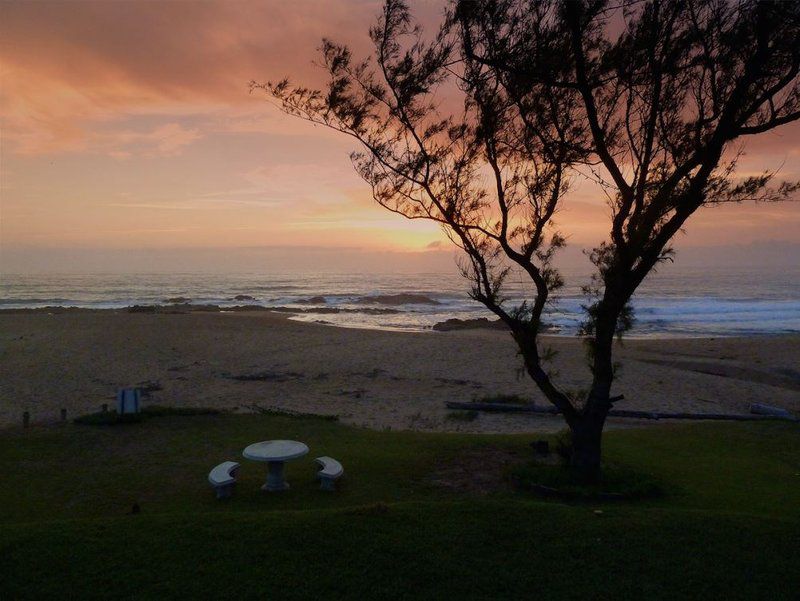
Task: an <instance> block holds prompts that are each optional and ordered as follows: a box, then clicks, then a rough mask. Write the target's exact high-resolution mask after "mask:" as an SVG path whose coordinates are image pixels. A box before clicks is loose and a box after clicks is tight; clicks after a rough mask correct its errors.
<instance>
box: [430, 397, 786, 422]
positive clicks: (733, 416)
mask: <svg viewBox="0 0 800 601" xmlns="http://www.w3.org/2000/svg"><path fill="white" fill-rule="evenodd" d="M445 405H447V408H448V409H465V410H471V411H488V412H494V413H540V414H547V415H557V414H558V413H560V411H559V410H558V409H556V408H555V407H537V406H536V405H514V404H510V403H458V402H454V401H448V402H447V403H445ZM608 415H610V416H613V417H634V418H637V419H698V420H700V419H703V420H730V421H741V422H745V421H762V420H769V419H773V420H774V419H782V420H786V421H792V422H796V421H798V419H797V418H796V417H794V416H792V415H747V414H737V413H664V412H660V411H633V410H627V409H611V410H610V411H609V412H608Z"/></svg>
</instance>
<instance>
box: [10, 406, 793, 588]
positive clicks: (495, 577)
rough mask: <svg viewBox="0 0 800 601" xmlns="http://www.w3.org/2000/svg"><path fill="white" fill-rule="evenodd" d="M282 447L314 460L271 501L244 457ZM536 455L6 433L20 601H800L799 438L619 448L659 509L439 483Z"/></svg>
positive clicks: (398, 445) (689, 430) (206, 430)
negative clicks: (224, 492) (179, 600)
mask: <svg viewBox="0 0 800 601" xmlns="http://www.w3.org/2000/svg"><path fill="white" fill-rule="evenodd" d="M271 438H290V439H297V440H302V441H304V442H306V443H307V444H308V445H309V446H310V447H311V453H310V454H309V455H308V456H307V457H305V458H303V459H301V460H298V461H295V462H291V463H290V464H288V466H287V478H288V479H289V481H290V483H291V485H292V488H291V490H290V491H288V492H287V493H282V494H265V493H262V492H261V491H260V490H259V487H260V485H261V484H262V483H263V480H264V476H265V466H264V465H263V464H258V463H253V462H248V461H246V460H244V459H241V450H242V449H243V448H244V447H245V446H246V445H247V444H249V443H251V442H255V441H258V440H265V439H271ZM532 438H533V436H531V435H526V436H475V435H461V434H419V433H409V432H375V431H370V430H364V429H356V428H350V427H347V426H343V425H341V424H338V423H335V422H330V421H325V420H321V419H313V418H292V417H279V416H233V415H220V416H195V417H163V418H153V419H150V420H146V421H144V422H142V423H138V424H128V425H119V426H113V427H98V426H79V425H72V424H69V425H60V426H49V427H35V428H31V429H28V430H22V429H12V430H5V431H2V432H0V463H2V465H0V469H2V473H3V479H2V482H3V485H2V487H0V599H14V598H31V597H38V598H43V597H54V596H58V597H61V598H63V597H74V598H81V599H82V598H108V597H117V598H119V597H128V598H130V597H136V598H165V597H166V598H175V597H194V598H197V597H200V598H220V597H223V596H231V597H247V598H250V597H253V598H262V599H282V598H289V599H308V598H356V597H358V598H361V599H372V598H380V599H387V598H427V599H447V598H464V599H485V598H535V597H540V598H544V599H554V598H556V599H560V598H584V599H586V598H591V599H595V598H607V599H619V598H622V597H626V598H664V599H676V598H687V597H691V598H726V599H733V598H741V599H746V598H759V597H763V598H793V599H796V598H798V592H797V591H798V590H800V559H798V557H800V427H798V426H797V425H796V424H781V423H753V424H733V425H731V424H699V425H681V426H659V427H650V428H647V429H635V430H618V431H614V432H609V433H608V434H607V436H606V459H607V461H609V462H612V463H615V464H619V465H622V466H624V467H625V468H628V469H631V470H635V471H638V472H640V473H645V474H647V475H648V477H652V478H655V479H657V480H658V481H659V483H660V485H661V487H662V488H663V490H664V493H665V494H664V495H663V496H661V497H659V498H656V499H650V500H646V501H637V502H632V501H630V502H610V503H605V504H599V503H572V504H567V503H562V502H556V501H547V500H543V499H540V498H538V497H536V496H533V495H532V494H530V493H524V492H517V491H514V490H513V489H512V488H511V487H510V486H500V487H498V488H497V490H495V491H494V492H491V493H489V494H477V493H472V492H457V491H453V490H450V489H446V488H442V487H440V486H437V484H436V483H435V478H433V477H432V475H433V474H434V473H436V474H438V476H437V478H438V477H440V476H441V474H442V470H443V466H446V465H448V464H449V463H450V462H453V461H456V458H457V457H459V456H463V455H468V456H470V457H476V458H477V457H481V456H482V455H483V454H486V455H491V454H493V453H495V454H496V453H498V452H504V453H516V454H517V456H519V457H521V458H524V457H525V456H526V455H528V454H530V449H529V447H528V443H529V442H530V440H531V439H532ZM318 455H330V456H333V457H336V458H337V459H339V460H341V461H342V463H343V464H344V466H345V476H344V478H343V479H342V480H341V481H340V483H339V487H338V490H337V491H336V492H335V493H333V494H331V493H325V492H323V491H320V490H319V489H318V484H317V482H316V481H315V479H314V472H315V469H316V468H315V466H314V464H313V457H316V456H318ZM226 459H233V460H237V461H240V463H241V464H242V467H241V470H240V474H239V483H238V484H237V488H236V491H235V493H234V497H233V499H231V500H229V501H225V502H218V501H216V500H215V499H214V495H213V491H212V489H211V488H210V487H209V486H208V484H207V481H206V477H207V474H208V471H209V469H210V468H211V467H213V465H215V464H216V463H219V462H221V461H223V460H226ZM445 471H446V470H445ZM133 503H137V504H138V505H139V506H140V508H141V513H140V514H138V515H130V514H129V512H130V509H131V506H132V504H133Z"/></svg>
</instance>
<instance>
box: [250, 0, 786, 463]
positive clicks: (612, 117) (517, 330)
mask: <svg viewBox="0 0 800 601" xmlns="http://www.w3.org/2000/svg"><path fill="white" fill-rule="evenodd" d="M370 37H371V39H372V42H373V43H374V47H375V51H374V56H373V57H371V58H368V59H366V60H356V59H354V58H353V56H352V54H351V51H350V50H349V49H348V47H347V46H343V45H339V44H336V43H334V42H332V41H329V40H324V41H323V44H322V48H321V54H322V59H323V65H324V68H325V69H326V70H327V72H328V73H329V75H330V79H329V82H328V85H327V88H326V89H324V90H315V89H310V88H305V87H301V86H293V85H292V84H291V83H290V82H289V81H288V80H283V81H279V82H274V83H267V84H256V83H253V84H252V86H253V87H254V88H263V89H264V90H266V91H267V93H268V94H269V95H270V96H271V97H273V98H275V99H277V100H278V102H279V105H280V107H281V108H282V109H283V110H284V111H286V112H287V113H290V114H292V115H296V116H299V117H302V118H304V119H307V120H309V121H312V122H315V123H319V124H323V125H325V126H328V127H331V128H333V129H336V130H338V131H340V132H343V133H345V134H348V135H350V136H352V137H353V138H354V139H355V140H357V141H358V142H359V143H360V144H361V146H362V150H361V151H359V152H355V153H353V154H352V155H351V157H352V160H353V163H354V165H355V167H356V169H357V171H358V172H359V174H360V175H361V176H362V177H363V178H364V180H366V182H367V183H368V184H369V185H370V186H371V188H372V194H373V196H374V198H375V200H376V201H377V202H378V203H379V204H381V205H382V206H384V207H385V208H387V209H389V210H390V211H393V212H395V213H399V214H400V215H403V216H404V217H407V218H409V219H427V220H432V221H435V222H437V223H439V224H440V225H441V226H442V228H443V230H444V232H445V233H446V234H447V235H448V236H449V238H450V239H451V240H452V241H453V243H454V244H456V245H457V246H458V247H460V248H461V249H462V250H463V251H464V256H465V257H466V260H465V261H464V262H463V264H462V272H463V274H464V275H465V276H466V277H467V278H469V279H470V281H471V282H472V289H471V296H472V298H474V299H476V300H478V301H480V302H481V303H483V304H484V305H485V306H486V307H487V308H488V309H489V310H491V311H492V312H493V313H495V314H496V315H497V316H498V317H499V318H500V319H501V320H502V321H503V322H504V323H505V324H506V325H507V326H508V328H509V329H510V331H511V334H512V336H513V337H514V340H515V341H516V343H517V345H518V346H519V350H520V352H521V355H522V357H523V360H524V364H525V368H526V370H527V373H528V374H529V375H530V377H531V378H532V379H533V381H534V382H535V383H536V385H537V386H538V387H539V389H540V390H541V391H542V393H543V394H544V395H545V396H546V397H547V399H548V400H549V401H550V402H551V403H552V404H553V405H555V406H556V407H557V408H558V409H559V410H560V412H561V413H562V414H563V416H564V418H565V420H566V422H567V424H568V426H569V428H570V430H571V432H572V445H573V447H572V454H571V464H572V465H573V466H575V467H576V468H579V469H580V470H581V471H582V472H583V473H584V474H585V475H586V476H588V477H597V476H598V475H599V473H600V457H601V453H600V451H601V444H600V443H601V435H602V430H603V426H604V423H605V419H606V416H607V414H608V411H609V409H610V408H611V406H612V403H613V402H614V401H615V400H616V399H615V398H614V397H612V395H611V386H612V382H613V380H614V364H613V360H612V347H613V341H614V337H615V336H616V335H619V334H621V333H622V332H623V331H625V330H626V329H628V328H629V327H630V325H631V321H632V314H631V310H630V307H629V301H630V299H631V296H632V295H633V293H634V292H635V290H636V289H637V287H638V286H639V284H640V283H641V282H642V281H643V280H644V278H645V277H646V276H647V274H648V273H650V272H651V271H652V270H653V269H654V267H656V266H657V265H658V263H659V262H661V261H664V260H666V259H668V258H669V257H670V254H671V252H672V251H671V248H670V242H671V240H672V239H673V237H674V236H675V234H676V233H677V232H678V231H679V230H680V229H681V228H682V227H683V225H684V224H685V222H686V220H687V219H688V218H689V217H690V216H691V215H692V214H693V213H694V212H695V211H696V210H697V209H698V208H700V207H702V206H704V205H711V204H718V203H729V202H740V201H742V200H745V199H756V200H779V199H782V198H785V197H787V196H789V195H790V194H792V193H793V192H795V191H796V190H797V189H798V184H796V183H787V182H783V183H778V184H777V185H771V184H772V181H773V179H774V178H773V176H774V173H772V172H766V173H763V174H761V175H758V176H749V177H744V178H740V177H737V176H736V163H737V158H738V157H739V156H740V154H741V146H738V147H737V146H734V142H735V141H737V140H744V139H746V138H747V137H748V136H752V135H757V134H760V133H763V132H766V131H769V130H771V129H773V128H775V127H778V126H780V125H783V124H786V123H789V122H791V121H794V120H796V119H798V118H800V84H799V80H798V71H799V70H800V3H797V2H759V1H755V0H741V1H728V0H671V1H658V0H648V1H635V2H614V3H611V2H606V1H602V0H575V1H558V0H549V1H548V0H493V1H478V0H461V1H453V2H451V3H450V4H449V7H448V10H447V12H446V15H445V18H444V19H443V24H442V25H441V27H440V28H439V29H438V31H437V32H436V33H435V35H434V36H433V37H432V39H429V40H427V41H426V39H425V38H424V36H423V33H422V30H421V27H420V26H419V25H418V24H417V23H415V21H414V19H413V18H412V15H411V12H410V10H409V8H408V6H407V4H406V3H405V2H403V1H402V0H387V1H386V3H385V5H384V8H383V11H382V14H381V16H380V18H379V19H378V22H377V24H376V25H375V26H374V27H372V28H371V30H370ZM576 177H590V178H592V179H594V180H595V181H596V182H597V183H598V184H599V185H600V187H601V189H602V190H603V191H604V193H605V194H606V197H607V201H608V204H609V206H610V209H611V224H610V236H609V238H608V239H607V240H606V241H604V242H602V243H601V244H600V245H599V246H598V247H597V248H595V249H593V250H592V251H591V253H590V257H591V260H592V262H593V263H594V264H595V266H596V267H597V273H596V276H595V277H594V278H593V280H592V282H591V283H590V284H589V285H588V286H587V287H586V288H585V291H586V293H587V294H589V295H591V299H592V300H591V301H590V302H589V303H588V304H587V306H586V307H585V309H586V320H585V323H584V326H583V329H582V333H583V334H584V335H585V337H586V340H587V342H588V346H589V350H590V364H591V376H592V379H591V387H590V388H589V392H588V394H587V395H586V396H585V398H576V397H575V396H574V395H569V394H567V393H566V392H564V391H563V390H562V389H560V388H559V387H558V386H557V385H556V384H555V383H554V382H553V380H552V378H551V376H550V375H549V374H548V373H547V371H546V370H545V369H544V367H543V361H544V360H545V359H546V358H547V356H546V353H545V351H543V350H542V349H541V348H540V345H539V340H538V336H539V333H540V331H541V329H542V315H543V311H544V309H545V306H546V304H547V303H548V300H550V299H551V295H552V293H553V292H554V291H555V290H557V289H558V288H559V287H560V286H561V285H562V284H563V282H562V278H561V276H560V275H559V273H558V271H557V270H556V269H555V268H554V266H553V258H554V255H555V253H556V252H557V251H558V249H559V248H561V247H562V246H563V245H564V241H565V239H564V236H563V235H562V234H561V233H559V232H558V231H557V230H556V229H555V227H554V223H553V216H554V215H555V214H556V212H557V211H558V209H559V207H560V205H561V203H562V201H563V199H564V198H565V197H566V196H567V195H568V193H569V189H570V183H571V182H573V181H574V180H575V178H576ZM512 268H513V269H515V270H519V271H521V272H522V273H524V274H525V275H526V276H527V277H528V278H529V280H530V283H531V289H530V297H529V298H528V299H527V300H525V301H524V302H522V304H521V305H518V306H514V307H511V306H509V303H508V301H507V300H506V299H505V298H504V296H503V282H504V280H505V279H506V276H507V275H508V274H509V272H510V270H511V269H512ZM617 398H621V397H617Z"/></svg>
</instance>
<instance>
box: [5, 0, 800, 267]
mask: <svg viewBox="0 0 800 601" xmlns="http://www.w3.org/2000/svg"><path fill="white" fill-rule="evenodd" d="M413 6H415V7H416V8H417V9H418V11H419V12H421V13H422V14H423V15H424V17H425V19H426V20H427V21H429V22H435V20H436V19H435V17H436V15H437V14H438V13H439V12H440V11H441V5H440V3H438V2H415V3H413ZM378 9H379V2H375V1H360V0H350V1H345V0H299V1H293V2H283V1H262V2H244V1H238V0H235V1H230V2H221V1H220V2H192V1H174V2H138V1H134V2H125V1H114V2H111V1H104V2H53V3H50V2H13V1H8V0H2V1H0V113H1V114H2V146H1V148H0V153H1V154H0V161H1V164H0V167H1V169H2V171H1V175H0V178H1V179H0V194H1V197H0V201H1V204H0V244H1V245H2V254H1V255H0V269H2V270H3V271H6V272H9V271H12V272H13V271H19V270H24V269H26V268H28V266H30V265H35V266H37V268H42V266H44V267H46V266H47V265H52V266H53V267H54V268H59V267H63V262H64V260H65V257H72V258H73V259H74V260H75V261H78V262H80V261H82V260H83V259H81V257H83V258H84V259H85V258H86V257H90V256H95V257H97V256H104V257H107V258H108V257H110V259H109V260H108V261H106V262H105V263H102V262H101V263H92V265H93V266H99V267H98V268H100V267H102V268H104V269H105V268H109V269H113V268H115V263H114V261H119V265H118V266H117V267H118V268H119V269H123V268H126V267H130V266H131V265H129V264H127V263H125V261H124V258H125V256H126V254H127V253H129V251H134V250H135V252H136V253H139V255H137V256H145V255H146V256H147V257H150V259H149V260H155V259H153V257H162V258H164V257H167V258H169V257H171V258H172V259H174V258H175V257H184V259H185V258H186V257H190V256H192V253H193V252H195V251H196V253H195V254H194V257H195V258H197V257H207V256H208V253H210V252H216V253H223V254H224V253H229V254H230V256H231V257H241V256H242V252H244V251H245V250H247V249H254V248H256V247H268V248H269V249H272V251H274V252H279V253H286V252H289V251H288V250H287V247H302V251H300V252H301V253H302V252H306V253H308V252H311V253H312V255H313V256H314V257H317V258H314V259H313V260H312V262H314V261H322V266H323V267H324V266H326V265H335V264H336V261H337V258H338V260H339V261H340V262H341V261H344V259H343V257H346V256H350V259H347V260H348V261H350V260H352V261H355V263H353V264H354V265H357V259H353V257H354V256H360V254H364V255H366V254H369V253H371V252H373V251H379V252H380V253H384V254H385V253H387V252H388V253H390V254H391V253H398V252H399V253H417V254H418V255H419V256H426V255H429V256H431V257H434V256H435V257H436V258H435V261H440V255H443V254H446V255H447V257H448V261H451V259H450V258H449V257H450V254H449V253H443V252H440V249H441V248H442V247H443V246H444V242H443V241H445V240H446V239H445V238H444V237H443V236H442V235H441V234H440V233H439V231H438V229H437V228H436V227H435V226H433V225H430V224H425V223H421V222H413V223H412V222H409V221H406V220H404V219H402V218H401V217H398V216H396V215H393V214H391V213H388V212H386V211H384V210H382V209H380V208H379V207H376V206H373V203H372V201H371V199H370V197H369V193H368V190H367V188H366V186H365V185H364V184H363V183H362V182H361V180H360V179H359V178H358V177H357V176H356V175H355V173H354V172H353V169H352V167H351V165H350V162H349V159H348V152H349V151H350V150H352V149H353V148H354V146H353V143H352V142H351V141H350V140H348V139H345V138H344V137H342V136H339V135H335V134H334V133H331V132H328V131H325V130H324V129H322V128H319V127H314V126H312V125H309V124H307V123H304V122H301V121H299V120H295V119H292V118H289V117H286V116H283V115H282V114H281V113H280V112H279V111H278V110H277V109H275V108H274V107H272V106H270V105H268V104H267V103H266V102H265V100H264V98H263V96H259V95H250V94H249V93H248V85H247V84H248V82H249V81H250V80H251V79H256V80H259V81H265V80H268V79H279V78H281V77H283V76H285V75H291V76H292V78H293V79H294V80H295V81H299V82H304V83H311V84H314V83H319V81H320V75H321V73H320V71H319V70H318V69H317V68H316V67H314V66H313V64H312V61H313V60H314V59H315V58H316V48H317V47H318V45H319V42H320V39H321V38H322V37H323V36H329V37H332V38H334V39H336V40H340V41H347V42H348V43H350V44H351V45H352V46H353V47H354V48H355V49H356V50H357V51H358V52H359V54H364V53H366V51H367V50H368V39H367V29H368V27H369V25H370V24H371V23H372V22H373V20H374V18H375V16H376V14H377V11H378ZM765 167H771V168H778V167H781V172H780V173H781V175H782V176H783V177H784V178H787V179H798V178H800V126H798V125H797V124H794V125H792V126H789V127H785V128H783V129H779V130H778V131H777V132H774V133H769V134H766V135H764V136H760V137H759V138H758V139H757V140H755V141H753V142H752V143H751V144H750V146H749V147H748V154H747V155H746V156H745V158H744V159H743V160H742V162H741V167H740V171H741V172H742V173H752V172H758V171H761V170H762V169H763V168H765ZM606 213H607V210H606V208H605V205H604V201H603V198H602V196H601V195H600V194H598V193H597V191H596V190H595V189H593V188H592V187H591V186H589V185H581V186H578V188H577V189H576V191H575V193H574V195H573V196H572V197H571V198H570V199H569V201H568V202H567V205H566V210H565V211H564V213H563V214H562V215H561V217H560V221H559V223H560V226H561V228H562V229H563V230H564V231H565V232H566V233H567V234H568V235H569V240H570V243H571V244H572V245H573V246H574V247H576V248H580V247H587V246H591V245H593V244H594V243H596V242H598V241H599V240H600V239H602V237H603V234H604V233H605V231H606V230H607V228H608V226H607V223H608V219H607V216H606ZM798 241H800V205H798V203H784V204H781V205H765V206H758V207H754V206H739V207H727V208H717V209H709V210H706V211H704V212H703V213H702V214H700V215H698V216H696V217H695V218H694V219H693V221H690V224H689V228H688V231H687V233H686V235H685V236H684V237H683V238H682V239H681V241H680V243H679V247H681V246H682V247H688V246H704V247H707V246H727V245H747V244H752V243H756V244H764V243H774V242H781V243H796V242H798ZM142 253H145V254H144V255H142ZM348 253H349V254H348ZM129 256H132V255H129ZM381 256H383V255H381ZM419 256H417V255H415V257H416V258H415V260H418V259H419ZM114 257H116V259H114ZM320 257H321V258H320ZM182 260H183V259H182ZM197 260H200V259H197ZM237 260H238V259H237ZM432 260H433V259H432ZM423 262H424V260H423ZM189 264H192V261H191V260H188V263H187V265H189ZM431 264H433V263H431ZM437 264H438V263H437ZM348 265H349V263H348ZM340 266H341V265H340ZM139 267H141V265H139Z"/></svg>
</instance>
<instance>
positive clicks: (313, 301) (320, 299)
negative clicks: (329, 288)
mask: <svg viewBox="0 0 800 601" xmlns="http://www.w3.org/2000/svg"><path fill="white" fill-rule="evenodd" d="M327 302H328V301H326V300H325V297H324V296H312V297H311V298H301V299H300V300H299V301H297V304H298V305H324V304H325V303H327Z"/></svg>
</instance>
